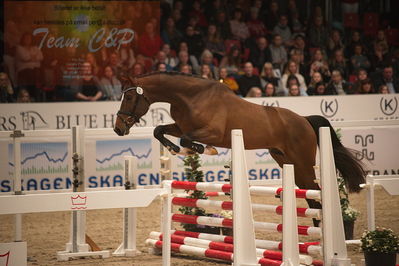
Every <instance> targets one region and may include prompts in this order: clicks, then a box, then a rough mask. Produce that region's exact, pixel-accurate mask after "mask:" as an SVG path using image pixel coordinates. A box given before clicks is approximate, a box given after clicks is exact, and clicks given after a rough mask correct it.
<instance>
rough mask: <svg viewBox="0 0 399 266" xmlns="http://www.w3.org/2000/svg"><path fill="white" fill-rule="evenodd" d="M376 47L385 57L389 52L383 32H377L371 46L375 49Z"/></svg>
mask: <svg viewBox="0 0 399 266" xmlns="http://www.w3.org/2000/svg"><path fill="white" fill-rule="evenodd" d="M376 45H378V46H380V47H381V52H382V54H384V55H385V54H387V53H388V52H389V45H388V40H387V37H386V36H385V31H384V30H382V29H380V30H378V32H377V36H376V38H375V40H374V42H373V46H374V47H376Z"/></svg>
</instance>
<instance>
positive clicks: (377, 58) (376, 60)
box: [370, 42, 388, 72]
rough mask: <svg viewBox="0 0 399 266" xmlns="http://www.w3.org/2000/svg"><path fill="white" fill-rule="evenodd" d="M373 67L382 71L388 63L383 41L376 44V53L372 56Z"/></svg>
mask: <svg viewBox="0 0 399 266" xmlns="http://www.w3.org/2000/svg"><path fill="white" fill-rule="evenodd" d="M370 63H371V69H373V70H374V71H376V72H381V71H382V69H383V68H384V66H385V65H386V64H387V63H388V54H386V53H384V48H383V44H382V42H378V43H375V44H374V53H373V54H372V55H371V56H370Z"/></svg>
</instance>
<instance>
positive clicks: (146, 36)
mask: <svg viewBox="0 0 399 266" xmlns="http://www.w3.org/2000/svg"><path fill="white" fill-rule="evenodd" d="M138 45H139V53H140V54H142V55H144V56H146V57H148V58H153V57H154V56H155V55H156V54H157V52H158V51H159V50H160V49H161V46H162V39H161V36H160V35H159V33H157V32H156V31H155V25H154V24H153V23H152V22H147V23H146V24H145V32H144V33H143V34H142V35H141V36H140V39H139V44H138Z"/></svg>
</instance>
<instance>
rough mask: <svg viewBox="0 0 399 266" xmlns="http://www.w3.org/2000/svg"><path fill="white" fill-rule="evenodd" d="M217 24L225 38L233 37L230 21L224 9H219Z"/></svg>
mask: <svg viewBox="0 0 399 266" xmlns="http://www.w3.org/2000/svg"><path fill="white" fill-rule="evenodd" d="M215 24H216V28H217V29H218V32H220V35H221V37H222V39H223V40H226V39H229V38H231V30H230V22H229V21H228V20H227V15H226V12H225V11H224V10H220V11H219V13H218V15H217V18H216V21H215Z"/></svg>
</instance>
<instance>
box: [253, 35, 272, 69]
mask: <svg viewBox="0 0 399 266" xmlns="http://www.w3.org/2000/svg"><path fill="white" fill-rule="evenodd" d="M271 59H272V58H271V54H270V50H269V48H268V41H267V39H266V38H265V37H260V38H258V39H257V40H256V47H254V48H252V49H251V50H250V54H249V61H250V62H251V63H252V64H253V65H254V67H256V68H257V69H258V70H261V69H262V67H263V65H264V64H265V63H266V62H271Z"/></svg>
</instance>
